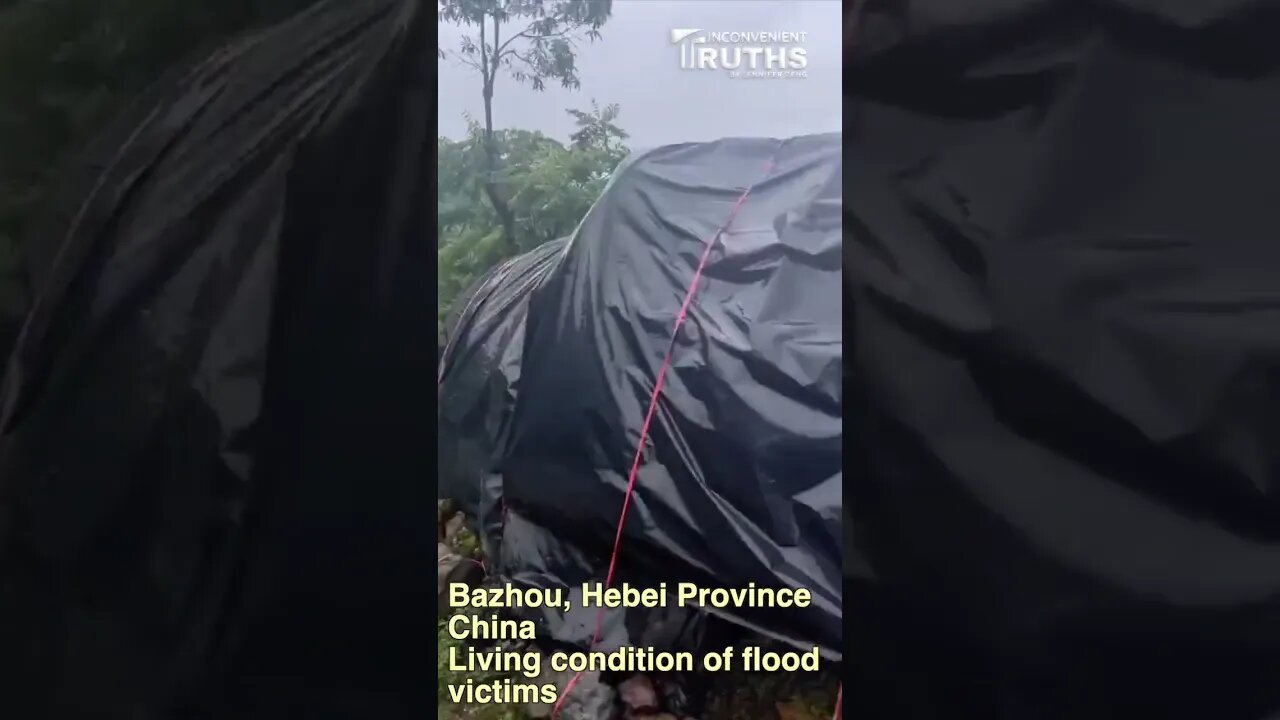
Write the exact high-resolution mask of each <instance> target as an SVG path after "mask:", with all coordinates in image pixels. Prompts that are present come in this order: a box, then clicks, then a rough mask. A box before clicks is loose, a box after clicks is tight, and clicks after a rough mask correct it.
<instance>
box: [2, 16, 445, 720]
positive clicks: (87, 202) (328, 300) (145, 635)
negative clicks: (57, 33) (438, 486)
mask: <svg viewBox="0 0 1280 720" xmlns="http://www.w3.org/2000/svg"><path fill="white" fill-rule="evenodd" d="M431 20H432V17H431V14H430V13H429V12H427V9H426V8H425V3H423V2H421V1H420V0H333V1H331V2H323V3H320V4H318V5H317V6H315V7H313V8H312V9H310V10H308V11H306V12H304V13H302V14H301V15H299V16H297V17H295V18H294V19H292V20H290V21H288V22H286V23H284V24H283V25H281V26H279V27H276V28H273V29H270V30H267V31H264V32H260V33H255V34H252V35H249V36H247V37H243V38H240V39H238V40H236V41H234V42H232V43H230V44H228V45H227V46H226V47H224V48H222V49H221V50H219V51H218V52H216V53H214V54H213V55H211V56H210V57H209V58H208V59H206V60H204V61H203V62H201V63H198V64H196V65H195V66H194V67H190V68H183V69H181V70H180V71H177V72H175V73H173V74H171V75H170V76H169V77H168V78H167V79H165V80H164V81H162V82H161V83H159V84H158V85H157V86H156V87H155V88H153V89H152V91H151V92H149V93H148V94H147V95H146V96H145V97H143V98H142V99H140V100H139V102H138V103H137V105H136V107H135V108H134V109H133V110H132V111H130V113H128V114H127V116H126V117H124V118H123V119H122V120H121V121H120V123H119V125H118V126H116V127H115V128H114V129H111V130H109V131H108V132H107V133H105V134H104V136H103V137H102V138H100V140H99V141H98V142H97V143H96V145H95V148H94V149H93V150H92V151H91V152H90V153H89V157H88V158H87V160H86V162H85V164H84V166H83V167H82V168H80V171H79V172H78V174H76V175H74V176H69V177H67V178H66V179H65V182H64V187H65V189H66V199H65V202H64V203H63V204H62V205H61V206H60V207H59V208H58V209H56V210H55V211H53V213H52V215H51V217H50V218H48V219H47V221H46V222H41V223H39V224H38V226H39V227H41V228H42V230H41V232H40V234H38V235H37V236H35V237H32V238H31V239H30V240H29V241H28V243H27V246H28V247H29V248H30V249H31V251H32V257H31V259H30V270H31V273H30V274H31V277H32V279H33V290H34V294H35V297H36V300H35V305H34V308H33V310H32V311H31V314H30V316H29V317H28V318H27V320H26V323H25V326H24V328H23V330H22V334H21V337H20V338H19V340H18V344H17V348H16V350H15V352H14V354H13V356H12V357H11V359H10V361H9V365H8V368H7V370H6V373H5V376H4V388H3V394H2V395H0V401H2V403H3V404H2V406H0V407H2V410H0V665H3V666H4V667H5V673H4V680H3V682H0V687H3V692H0V714H3V715H4V716H5V717H12V718H58V719H59V720H62V719H64V718H65V719H71V718H103V717H112V718H125V717H129V718H161V717H164V718H169V717H212V718H237V719H243V718H273V719H274V718H281V717H308V718H321V717H362V718H365V717H367V718H375V717H376V718H410V717H412V718H419V717H421V715H422V713H423V712H424V709H425V708H428V707H430V706H429V704H428V703H429V700H428V699H427V693H428V692H429V691H430V689H431V685H432V683H431V681H430V680H429V678H427V677H424V675H426V673H427V672H428V670H427V668H426V667H425V666H426V661H425V658H424V657H423V649H422V647H423V645H424V644H425V642H426V640H427V638H429V637H430V631H429V630H428V628H429V627H431V626H430V625H429V624H428V623H430V622H432V621H433V618H431V617H429V616H430V614H431V613H430V612H429V611H424V608H429V607H430V605H431V602H432V600H431V598H432V597H433V595H432V594H431V593H432V590H431V581H430V578H429V573H428V572H427V569H426V565H427V562H426V560H427V558H429V557H430V547H431V541H430V537H431V533H432V529H431V525H432V523H431V522H430V518H431V507H432V505H431V498H430V495H431V492H430V482H429V480H426V479H427V478H429V477H430V474H431V472H432V469H431V467H430V457H429V453H423V452H422V445H423V442H422V433H423V431H424V428H425V427H429V421H424V420H423V419H422V412H423V409H424V408H427V407H429V405H430V403H431V399H432V389H431V388H430V386H429V383H430V379H429V377H427V376H428V375H429V373H427V372H424V369H425V368H428V367H430V366H431V356H430V350H429V343H430V339H429V338H430V336H431V335H433V334H434V333H431V332H430V331H426V330H423V331H421V332H415V329H418V328H422V327H423V324H424V322H425V321H424V318H429V317H432V316H433V315H434V313H433V310H432V308H433V306H434V301H432V300H431V299H430V297H431V296H430V294H429V292H428V289H429V288H430V286H431V284H432V280H431V268H432V260H431V257H432V256H431V255H429V254H428V248H429V247H430V242H429V235H430V230H429V228H430V227H431V221H430V217H429V210H428V209H426V208H425V207H424V206H426V203H423V202H422V198H424V197H430V196H431V195H432V194H433V193H434V188H433V186H432V185H433V177H434V175H433V172H434V169H433V168H432V167H431V163H430V158H431V156H432V153H433V147H432V145H431V141H432V138H431V137H430V129H431V127H432V119H431V116H430V112H431V107H432V102H431V96H430V95H429V93H431V92H432V87H433V83H434V81H433V72H434V70H433V67H434V63H433V60H434V54H435V49H434V47H432V45H431V41H432V38H433V36H434V33H433V32H432V31H431Z"/></svg>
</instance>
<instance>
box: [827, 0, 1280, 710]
mask: <svg viewBox="0 0 1280 720" xmlns="http://www.w3.org/2000/svg"><path fill="white" fill-rule="evenodd" d="M863 5H864V7H863V9H862V12H861V15H860V16H858V17H855V18H854V19H853V21H852V22H851V23H850V28H849V29H850V31H851V34H849V35H848V36H847V39H848V43H849V44H848V54H847V55H846V72H845V80H846V86H845V87H846V104H845V113H846V118H847V120H846V122H847V124H848V126H847V128H846V136H845V140H846V146H845V147H846V153H847V159H848V165H847V170H846V172H847V173H848V176H847V178H846V185H847V192H848V197H847V200H846V204H845V227H846V228H847V233H848V237H847V240H846V247H845V278H846V290H847V293H848V297H847V298H846V303H847V314H848V322H847V324H846V330H845V332H846V340H847V341H848V346H849V348H850V351H849V355H848V363H849V365H850V369H849V372H850V380H851V383H850V398H849V401H848V403H847V407H848V408H849V414H848V416H847V417H848V423H849V434H848V437H849V439H850V440H849V442H850V444H849V446H848V447H847V448H846V460H847V462H848V463H849V473H850V478H851V483H850V492H851V493H852V494H851V496H850V497H849V498H848V500H849V502H848V505H846V507H847V508H848V512H849V513H850V520H849V527H850V529H851V541H852V542H851V545H850V547H849V548H847V549H846V551H845V553H846V564H847V567H849V568H852V584H851V585H850V586H849V587H848V588H847V591H846V593H845V601H846V604H847V608H846V609H847V611H848V612H847V613H846V616H847V617H848V618H849V622H850V623H851V625H850V627H849V631H850V643H851V648H852V649H853V652H854V656H853V657H851V658H849V660H850V661H851V662H849V663H847V666H848V667H849V668H850V672H851V673H852V677H851V679H850V684H849V688H848V693H847V697H848V702H849V704H850V707H849V712H848V715H849V716H850V717H878V718H880V717H883V718H888V717H892V718H898V719H901V720H906V719H908V718H919V719H933V718H939V719H940V718H957V717H983V718H991V719H995V718H1001V719H1014V718H1017V719H1022V718H1029V719H1034V720H1060V719H1061V720H1067V719H1071V720H1077V719H1078V720H1086V719H1087V720H1109V719H1113V718H1114V719H1117V720H1118V719H1120V718H1135V717H1151V718H1216V719H1221V720H1262V719H1263V718H1275V717H1280V442H1277V440H1280V210H1278V209H1277V207H1278V206H1277V203H1276V200H1275V188H1276V187H1277V184H1278V181H1280V143H1277V142H1276V129H1277V127H1278V125H1277V122H1278V121H1280V44H1278V43H1276V41H1275V38H1276V37H1277V33H1280V8H1277V7H1276V6H1275V4H1274V3H1253V2H1235V1H1223V2H1213V1H1209V0H1203V1H1201V2H1163V3H1157V2H1138V1H1132V2H1123V1H1117V2H1074V1H1061V2H1060V1H1057V0H1042V1H1038V2H1024V1H1020V0H1004V1H1001V2H992V1H986V2H948V1H946V0H929V1H926V2H912V3H909V4H908V3H905V2H885V1H879V0H868V1H867V2H866V3H863Z"/></svg>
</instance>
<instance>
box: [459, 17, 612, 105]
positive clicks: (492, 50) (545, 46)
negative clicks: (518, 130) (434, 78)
mask: <svg viewBox="0 0 1280 720" xmlns="http://www.w3.org/2000/svg"><path fill="white" fill-rule="evenodd" d="M438 7H439V17H440V19H441V20H444V21H446V22H451V23H456V24H460V25H466V26H470V27H474V28H475V29H476V32H475V34H468V35H464V36H463V38H462V42H461V44H460V45H459V47H458V49H457V51H456V52H454V53H453V55H454V57H455V58H457V59H458V60H460V61H461V62H462V63H464V64H466V65H469V66H471V67H473V68H475V69H476V70H477V71H478V72H480V73H481V77H482V78H483V79H484V82H485V87H490V88H491V87H492V84H493V80H494V77H495V76H496V74H497V71H498V70H500V69H501V70H504V71H506V72H507V73H508V74H509V75H510V76H511V77H512V78H514V79H515V80H516V81H517V82H522V83H528V84H529V85H530V86H532V87H533V88H534V89H535V90H542V89H544V88H545V87H546V84H547V81H554V82H558V83H560V84H561V85H562V86H564V87H566V88H572V89H577V88H578V87H579V86H580V85H581V81H580V80H579V77H578V67H577V43H578V42H579V41H580V40H582V39H583V38H585V39H588V40H597V39H599V37H600V28H601V27H602V26H603V25H604V23H605V22H606V21H607V20H608V19H609V15H610V14H611V13H612V12H613V2H612V0H439V2H438ZM438 51H439V53H440V56H441V57H446V56H448V55H449V54H450V53H449V52H448V51H446V50H444V49H442V48H438Z"/></svg>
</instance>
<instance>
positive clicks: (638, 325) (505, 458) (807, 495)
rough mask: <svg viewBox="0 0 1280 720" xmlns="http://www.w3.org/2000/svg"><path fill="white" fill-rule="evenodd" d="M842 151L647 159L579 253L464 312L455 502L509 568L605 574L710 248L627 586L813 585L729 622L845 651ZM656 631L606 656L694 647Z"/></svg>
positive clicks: (630, 621)
mask: <svg viewBox="0 0 1280 720" xmlns="http://www.w3.org/2000/svg"><path fill="white" fill-rule="evenodd" d="M840 153H841V150H840V136H839V135H838V134H832V135H818V136H807V137H798V138H793V139H789V140H773V139H731V140H723V141H719V142H712V143H699V144H685V145H675V146H670V147H663V148H659V149H657V150H653V151H649V152H646V153H642V154H639V155H636V156H633V157H632V158H631V159H629V160H628V161H627V162H625V163H624V164H623V165H622V166H621V167H620V168H619V169H618V171H617V172H616V173H615V175H614V177H613V179H612V181H611V183H610V185H609V186H608V188H607V189H606V190H605V192H604V193H603V195H602V197H601V198H600V199H599V200H598V201H597V203H596V204H595V206H594V207H593V208H592V209H591V211H590V212H589V213H588V214H587V216H586V218H585V219H584V220H583V222H582V224H581V225H580V227H579V228H578V230H577V232H576V233H575V234H574V235H573V237H572V238H570V239H569V240H568V242H567V244H553V245H549V246H544V247H543V248H540V249H539V250H536V251H534V252H533V253H531V254H530V255H528V256H526V257H524V258H521V259H518V260H516V261H514V262H513V263H511V264H509V265H508V266H505V267H503V268H500V269H499V270H497V271H496V272H495V273H494V274H492V275H491V276H490V277H489V278H487V279H486V280H485V281H483V282H482V283H481V284H480V287H479V288H478V289H477V291H476V292H475V293H474V294H473V295H472V296H471V297H470V299H463V300H460V301H459V302H461V303H464V307H466V308H467V309H466V310H464V311H463V312H462V313H461V314H460V315H459V317H458V319H457V322H456V324H455V325H454V327H453V328H451V329H450V330H449V338H448V340H447V343H448V346H447V348H446V351H445V355H444V359H443V374H442V380H441V383H440V388H439V393H440V409H439V427H440V431H439V432H440V436H439V437H440V455H439V458H440V469H439V473H440V478H441V494H442V496H448V497H455V498H457V499H460V500H463V501H464V502H470V503H471V504H472V508H473V510H478V511H479V513H480V517H481V524H482V525H483V527H484V528H485V535H486V540H487V542H488V544H489V546H490V548H489V549H490V553H491V555H492V557H493V558H495V559H496V563H494V565H495V567H496V570H497V571H498V572H499V573H500V574H502V575H504V576H506V577H509V578H513V579H515V580H516V581H518V582H521V583H527V584H529V585H534V586H566V587H568V588H570V589H575V588H577V587H578V586H579V585H580V584H581V583H582V582H586V581H600V580H602V579H603V576H604V574H605V570H606V569H607V565H608V561H609V556H610V552H611V548H612V547H613V541H614V535H615V532H616V526H617V522H618V516H619V512H620V511H621V508H622V502H623V497H624V493H625V488H626V484H627V478H628V473H629V471H630V468H631V463H632V459H633V455H634V453H635V449H636V443H637V441H638V439H639V437H640V432H641V426H642V424H643V421H644V417H645V413H646V410H647V407H648V403H649V398H650V396H651V393H652V392H653V388H654V383H655V379H656V376H657V374H658V372H659V368H660V365H661V364H662V360H663V357H664V354H665V353H666V350H667V347H668V345H669V344H670V342H671V333H672V330H673V327H674V324H675V320H676V315H677V312H678V311H679V309H680V306H681V302H682V300H683V298H684V295H685V292H686V289H687V288H688V286H689V284H690V283H691V281H692V279H693V275H694V270H695V267H696V265H697V263H698V259H699V256H700V254H701V252H702V249H703V247H704V244H705V243H706V242H708V240H709V239H710V238H716V239H715V246H714V249H713V250H712V254H711V256H710V259H709V262H708V264H707V267H706V271H705V274H704V277H703V280H702V282H701V284H700V287H699V288H698V293H697V295H696V297H695V299H694V301H693V303H692V306H691V308H690V311H689V315H688V319H687V320H686V322H685V323H684V326H683V329H682V330H681V332H680V334H679V336H678V338H677V339H676V342H675V346H674V350H673V359H672V367H671V370H670V372H669V373H668V375H667V376H666V381H665V386H664V387H663V390H662V393H661V400H660V404H659V407H658V411H657V413H656V417H655V419H654V421H653V425H652V427H651V428H650V433H649V438H648V442H647V444H646V449H645V451H644V456H643V461H642V463H641V466H640V469H639V473H638V476H637V481H636V490H635V495H634V498H633V503H632V506H631V509H630V512H629V516H628V519H627V523H626V527H625V537H624V540H623V543H622V550H621V553H620V560H619V563H620V570H619V576H618V578H616V580H615V583H623V582H626V583H630V584H632V585H637V586H652V585H653V584H654V583H656V582H658V581H666V582H668V583H669V587H672V588H674V583H675V582H678V581H688V582H696V583H701V584H703V585H705V586H707V587H746V586H747V585H748V583H753V582H754V583H756V584H757V585H758V586H765V587H803V588H807V589H809V590H810V591H812V593H813V598H814V603H813V606H812V607H810V608H808V609H805V610H795V609H787V610H770V611H743V610H737V609H727V610H725V611H723V615H724V616H725V617H728V618H729V619H731V620H733V621H735V622H738V623H741V624H745V625H748V626H750V627H753V628H755V629H757V630H760V631H763V632H765V633H768V634H771V635H773V636H775V637H778V638H780V639H783V640H786V641H790V642H792V643H794V644H796V645H797V646H801V647H804V648H805V649H809V648H812V647H814V646H819V647H821V648H822V649H823V651H824V652H825V653H826V654H827V655H828V656H831V657H838V656H839V652H840V650H839V647H840V638H841V609H840V600H841V597H840V594H841V559H840V553H841V548H840V543H841V535H840V528H841V516H840V513H841V495H842V493H841V484H840V483H841V477H842V471H841V389H842V373H841V359H842V358H841V325H840V323H841V307H840V301H839V298H840V292H841V290H840V288H841V281H840V257H841V255H840V252H841V235H840V222H841V213H840V190H841V165H840V157H841V155H840ZM748 187H750V193H749V194H748V195H747V197H746V199H745V200H744V201H742V202H741V204H740V209H739V210H738V211H737V214H736V216H735V215H734V206H735V204H739V198H740V197H741V196H742V195H743V192H744V191H745V190H747V188H748ZM730 218H732V222H731V223H730V224H729V226H728V228H727V229H726V230H725V231H724V232H723V233H720V234H718V235H717V233H718V231H719V229H720V228H721V227H722V226H723V225H724V224H725V223H726V222H727V221H729V220H730ZM574 607H575V610H573V611H571V612H570V613H569V615H567V616H562V615H560V614H558V613H548V614H546V615H545V616H543V617H541V618H540V619H541V620H543V621H545V623H546V627H545V628H544V632H545V633H547V636H548V637H550V638H553V639H555V640H559V641H561V642H566V643H572V644H577V645H584V644H586V643H588V642H589V641H590V637H591V634H592V632H593V631H594V629H595V617H596V611H595V610H594V609H593V610H589V611H584V610H582V609H581V602H575V603H574ZM674 614H675V615H678V613H674ZM655 620H656V618H654V617H650V616H644V617H641V616H640V615H638V614H633V615H631V616H629V617H624V616H622V615H621V614H619V615H616V616H610V617H609V618H608V619H607V621H606V626H605V634H604V639H603V640H602V642H601V643H600V645H599V646H600V647H602V648H609V647H616V646H619V645H623V644H628V643H630V644H648V643H650V642H656V643H658V644H662V643H663V642H675V641H677V640H678V639H679V638H678V636H679V632H677V631H675V630H673V631H672V632H671V633H668V634H667V635H666V636H663V630H662V628H663V627H665V626H668V625H669V626H670V627H672V628H676V627H678V626H679V625H680V623H681V622H682V621H679V619H678V618H676V619H670V622H669V623H666V624H664V623H656V624H655V622H654V621H655ZM645 633H648V634H649V636H645ZM655 633H656V635H655ZM642 641H643V642H642Z"/></svg>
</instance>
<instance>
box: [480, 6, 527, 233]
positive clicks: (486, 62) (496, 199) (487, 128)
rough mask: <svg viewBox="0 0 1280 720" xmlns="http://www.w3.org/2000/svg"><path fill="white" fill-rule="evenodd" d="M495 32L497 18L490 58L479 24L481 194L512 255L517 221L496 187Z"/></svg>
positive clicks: (497, 165)
mask: <svg viewBox="0 0 1280 720" xmlns="http://www.w3.org/2000/svg"><path fill="white" fill-rule="evenodd" d="M498 28H499V25H498V18H496V17H495V18H494V19H493V54H492V55H490V54H489V53H488V51H487V50H486V49H485V40H484V20H483V19H481V21H480V62H481V65H482V66H483V68H484V69H483V70H482V71H481V76H482V79H483V83H484V157H485V166H486V167H485V170H486V173H487V177H486V178H485V182H484V192H485V195H488V196H489V202H490V204H492V205H493V211H494V212H495V213H497V214H498V221H499V222H501V223H502V234H503V236H504V239H505V240H506V242H507V249H508V250H509V251H510V252H511V254H512V255H514V254H515V253H516V250H517V248H519V244H517V243H516V219H515V216H514V215H513V214H512V213H511V206H509V205H508V204H507V200H506V198H505V197H503V195H502V190H501V188H500V187H499V186H498V179H497V178H498V170H499V162H498V146H497V144H496V143H495V142H494V140H493V84H494V81H495V80H497V78H498V64H499V62H500V61H501V55H500V54H499V53H498Z"/></svg>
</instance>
